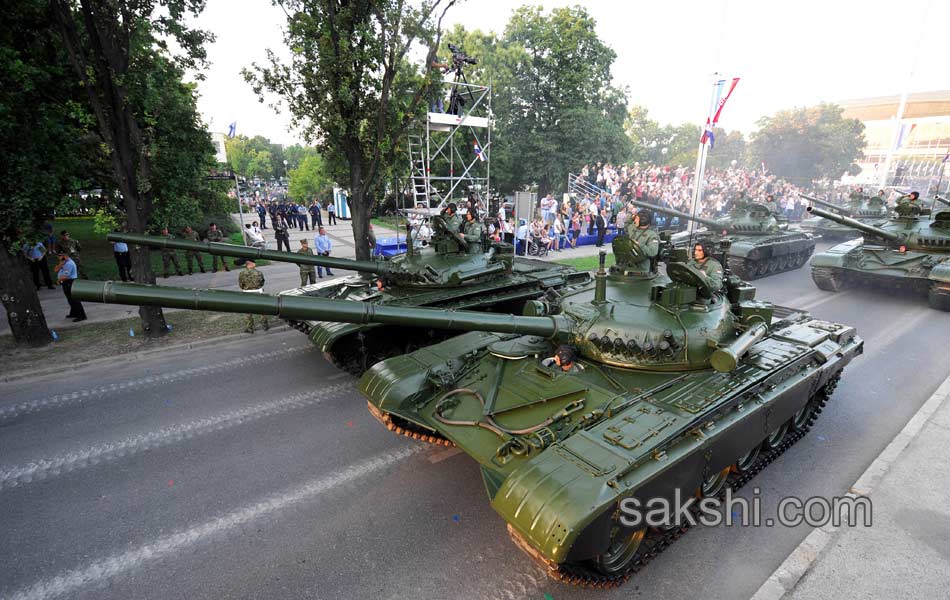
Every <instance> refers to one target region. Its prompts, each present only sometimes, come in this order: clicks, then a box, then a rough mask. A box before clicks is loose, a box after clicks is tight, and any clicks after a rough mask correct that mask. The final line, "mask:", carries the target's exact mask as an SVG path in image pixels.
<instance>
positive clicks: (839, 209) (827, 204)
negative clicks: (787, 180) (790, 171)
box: [799, 194, 851, 215]
mask: <svg viewBox="0 0 950 600" xmlns="http://www.w3.org/2000/svg"><path fill="white" fill-rule="evenodd" d="M799 195H800V196H801V197H802V198H804V199H805V200H808V201H809V202H811V203H812V204H817V205H818V206H824V207H825V208H830V209H831V210H833V211H835V212H838V213H841V214H843V215H850V214H851V211H850V210H848V209H846V208H842V207H841V206H838V205H837V204H832V203H831V202H828V201H827V200H821V199H819V198H815V197H813V196H809V195H808V194H799Z"/></svg>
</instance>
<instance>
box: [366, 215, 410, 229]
mask: <svg viewBox="0 0 950 600" xmlns="http://www.w3.org/2000/svg"><path fill="white" fill-rule="evenodd" d="M370 223H372V224H373V227H384V228H386V229H392V230H393V231H405V229H406V219H405V218H404V217H373V218H372V219H370Z"/></svg>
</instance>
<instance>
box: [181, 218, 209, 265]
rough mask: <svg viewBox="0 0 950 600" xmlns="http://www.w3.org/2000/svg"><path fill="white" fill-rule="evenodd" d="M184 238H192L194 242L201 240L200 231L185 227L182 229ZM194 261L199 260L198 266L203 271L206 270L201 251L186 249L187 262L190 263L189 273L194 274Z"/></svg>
mask: <svg viewBox="0 0 950 600" xmlns="http://www.w3.org/2000/svg"><path fill="white" fill-rule="evenodd" d="M182 238H184V239H186V240H190V241H192V242H198V241H200V240H199V239H198V232H197V231H195V230H194V229H192V228H191V227H185V228H184V229H183V230H182ZM193 261H198V268H199V269H201V272H202V273H204V272H205V265H204V262H203V261H202V260H201V253H200V252H198V251H197V250H185V264H187V265H188V274H189V275H193V274H194V272H195V270H194V268H193V264H192V263H193Z"/></svg>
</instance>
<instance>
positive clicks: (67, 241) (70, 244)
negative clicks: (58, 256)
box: [57, 229, 86, 279]
mask: <svg viewBox="0 0 950 600" xmlns="http://www.w3.org/2000/svg"><path fill="white" fill-rule="evenodd" d="M57 248H58V249H59V250H61V251H62V250H65V251H66V253H67V254H69V258H71V259H73V262H74V263H76V272H77V274H78V276H79V277H82V278H83V279H85V278H86V270H85V269H84V268H83V266H82V260H81V259H80V258H79V253H80V252H82V244H80V243H79V240H74V239H73V238H71V237H69V232H68V231H66V230H65V229H64V230H62V231H60V232H59V244H58V245H57Z"/></svg>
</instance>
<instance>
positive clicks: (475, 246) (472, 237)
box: [462, 209, 482, 254]
mask: <svg viewBox="0 0 950 600" xmlns="http://www.w3.org/2000/svg"><path fill="white" fill-rule="evenodd" d="M462 239H464V240H465V241H466V242H468V253H469V254H481V253H482V224H481V223H479V222H478V214H477V213H476V212H475V209H470V210H469V211H468V212H467V213H465V231H464V232H463V233H462Z"/></svg>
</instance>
